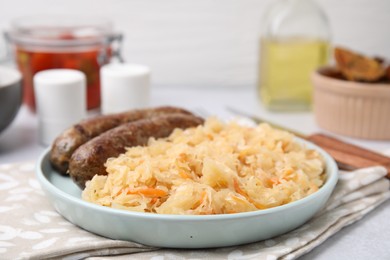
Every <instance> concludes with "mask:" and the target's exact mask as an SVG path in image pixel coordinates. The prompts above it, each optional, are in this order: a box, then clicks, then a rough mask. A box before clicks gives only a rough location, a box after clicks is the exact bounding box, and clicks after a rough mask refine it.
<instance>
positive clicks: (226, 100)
mask: <svg viewBox="0 0 390 260" xmlns="http://www.w3.org/2000/svg"><path fill="white" fill-rule="evenodd" d="M150 105H151V106H159V105H175V106H181V107H184V108H187V109H190V110H194V111H198V110H205V111H207V112H208V113H209V114H212V115H217V116H219V117H222V118H230V117H232V116H234V115H233V114H231V113H230V112H229V111H228V110H227V109H226V108H227V107H228V106H230V107H234V108H237V109H240V110H242V111H245V112H247V113H251V114H254V115H258V116H261V117H262V118H264V119H267V120H270V121H273V122H275V123H278V124H280V125H284V126H286V127H289V128H291V129H294V130H298V131H301V132H303V133H313V132H318V131H321V129H319V128H318V126H317V125H316V123H315V120H314V117H313V114H312V113H310V112H303V113H271V112H268V111H266V110H264V108H262V106H261V105H260V103H259V102H258V99H257V95H256V93H255V91H254V90H253V89H248V88H246V89H243V90H237V89H229V88H217V89H207V88H197V89H191V88H182V89H178V88H156V89H153V90H152V96H151V103H150ZM336 136H337V135H336ZM337 137H339V138H341V139H343V140H346V141H349V142H352V143H355V144H358V145H361V146H364V147H366V148H369V149H372V150H377V151H384V150H386V149H387V150H389V149H390V141H386V142H379V141H378V142H376V141H363V140H357V139H352V138H346V137H342V136H337ZM44 149H45V147H43V146H41V145H40V144H39V143H38V122H37V117H36V115H35V114H33V113H31V112H30V111H28V109H27V108H26V107H22V108H21V110H20V111H19V114H18V116H17V118H16V119H15V121H14V122H13V123H12V125H11V126H10V127H9V128H7V129H6V130H5V131H4V132H2V133H1V134H0V164H4V163H13V162H21V161H35V160H37V158H38V156H39V155H40V153H42V152H43V150H44ZM389 206H390V201H388V202H386V203H384V204H382V205H381V206H380V207H379V208H377V209H376V210H374V211H373V212H371V213H370V214H369V215H367V216H366V217H365V218H363V219H362V220H360V221H358V222H357V223H355V224H353V225H351V226H349V227H346V228H344V229H342V230H341V231H340V232H339V233H337V234H336V235H335V236H333V237H331V238H330V239H328V240H327V241H326V242H325V243H323V244H322V245H320V246H319V247H317V248H316V249H315V250H314V251H312V252H310V253H309V254H306V255H304V256H303V257H301V259H307V260H309V259H323V260H328V259H336V260H337V259H354V260H360V259H362V260H363V259H364V260H365V259H390V258H389V255H390V254H389V253H390V251H389V250H390V225H389V219H390V207H389Z"/></svg>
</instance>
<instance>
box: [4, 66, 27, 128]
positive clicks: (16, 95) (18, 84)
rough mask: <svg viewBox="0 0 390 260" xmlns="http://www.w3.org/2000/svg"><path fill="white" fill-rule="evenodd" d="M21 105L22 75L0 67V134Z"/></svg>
mask: <svg viewBox="0 0 390 260" xmlns="http://www.w3.org/2000/svg"><path fill="white" fill-rule="evenodd" d="M21 103H22V75H21V74H20V72H19V71H17V70H16V69H13V68H7V67H0V133H1V132H2V131H3V130H4V129H6V128H7V127H8V126H9V125H10V124H11V122H12V121H13V120H14V118H15V116H16V114H17V113H18V111H19V108H20V105H21Z"/></svg>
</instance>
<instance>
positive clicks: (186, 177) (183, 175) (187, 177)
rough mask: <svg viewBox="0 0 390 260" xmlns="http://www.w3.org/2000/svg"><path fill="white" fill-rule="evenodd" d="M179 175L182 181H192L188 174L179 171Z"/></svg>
mask: <svg viewBox="0 0 390 260" xmlns="http://www.w3.org/2000/svg"><path fill="white" fill-rule="evenodd" d="M179 175H180V177H182V178H183V179H192V176H191V175H190V174H189V173H187V172H185V171H181V170H179Z"/></svg>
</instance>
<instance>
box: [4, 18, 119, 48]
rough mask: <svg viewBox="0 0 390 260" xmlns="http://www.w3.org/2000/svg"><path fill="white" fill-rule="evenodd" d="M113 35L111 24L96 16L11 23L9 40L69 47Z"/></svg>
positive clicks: (35, 19) (15, 21)
mask: <svg viewBox="0 0 390 260" xmlns="http://www.w3.org/2000/svg"><path fill="white" fill-rule="evenodd" d="M111 34H113V25H112V22H111V21H110V20H108V19H105V18H103V17H96V16H85V15H83V16H75V15H74V16H72V15H68V16H61V15H60V16H57V15H56V16H54V15H43V16H25V17H20V18H17V19H15V20H13V21H12V22H11V28H10V30H9V32H8V36H9V38H10V40H11V41H12V42H14V43H17V44H26V45H30V46H31V45H38V46H46V47H50V46H52V47H72V46H80V45H91V44H97V43H101V42H103V41H104V40H105V38H106V37H107V36H109V35H111Z"/></svg>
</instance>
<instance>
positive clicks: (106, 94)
mask: <svg viewBox="0 0 390 260" xmlns="http://www.w3.org/2000/svg"><path fill="white" fill-rule="evenodd" d="M100 77H101V80H100V82H101V111H102V114H110V113H118V112H123V111H126V110H130V109H136V108H144V107H147V106H148V104H149V92H150V69H149V68H148V67H147V66H143V65H138V64H129V63H111V64H107V65H104V66H103V67H102V68H101V69H100Z"/></svg>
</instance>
